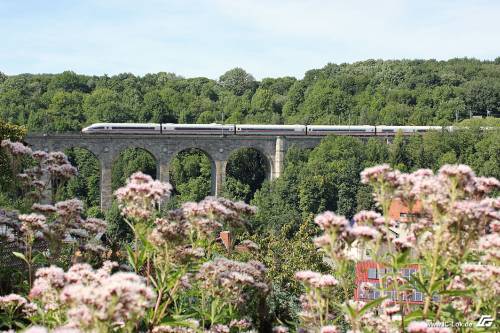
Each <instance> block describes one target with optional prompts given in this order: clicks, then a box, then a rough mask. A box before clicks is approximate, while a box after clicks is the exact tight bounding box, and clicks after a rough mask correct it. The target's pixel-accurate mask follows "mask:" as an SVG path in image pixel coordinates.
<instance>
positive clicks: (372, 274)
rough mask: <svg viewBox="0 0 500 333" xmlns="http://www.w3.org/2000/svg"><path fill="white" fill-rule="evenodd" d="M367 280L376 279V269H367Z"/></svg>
mask: <svg viewBox="0 0 500 333" xmlns="http://www.w3.org/2000/svg"><path fill="white" fill-rule="evenodd" d="M368 278H369V279H376V278H377V269H376V268H369V269H368Z"/></svg>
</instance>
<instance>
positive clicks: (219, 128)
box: [161, 124, 234, 135]
mask: <svg viewBox="0 0 500 333" xmlns="http://www.w3.org/2000/svg"><path fill="white" fill-rule="evenodd" d="M161 134H163V135H183V134H184V135H197V134H198V135H234V125H222V124H162V125H161Z"/></svg>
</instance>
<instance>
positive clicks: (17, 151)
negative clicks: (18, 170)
mask: <svg viewBox="0 0 500 333" xmlns="http://www.w3.org/2000/svg"><path fill="white" fill-rule="evenodd" d="M0 146H1V147H2V148H5V149H7V150H8V151H9V152H10V153H11V154H12V155H14V156H23V155H31V154H32V151H31V148H29V147H26V146H25V145H23V144H22V143H21V142H12V141H10V140H9V139H6V140H2V142H1V144H0Z"/></svg>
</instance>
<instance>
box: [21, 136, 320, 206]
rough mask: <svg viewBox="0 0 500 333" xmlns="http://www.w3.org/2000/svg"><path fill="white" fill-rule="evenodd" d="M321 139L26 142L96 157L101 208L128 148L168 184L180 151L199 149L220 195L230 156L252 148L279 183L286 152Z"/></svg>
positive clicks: (127, 138)
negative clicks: (148, 158) (147, 157)
mask: <svg viewBox="0 0 500 333" xmlns="http://www.w3.org/2000/svg"><path fill="white" fill-rule="evenodd" d="M321 139H322V137H308V136H300V137H299V136H295V137H294V136H286V137H285V136H240V135H238V136H236V135H231V136H213V135H211V136H208V135H206V136H203V135H196V136H193V135H176V136H167V135H137V134H83V133H75V134H29V135H28V136H27V137H26V139H25V141H26V142H27V143H28V144H29V145H31V146H32V148H33V149H36V150H44V151H64V150H65V149H70V148H83V149H86V150H88V151H90V152H91V153H92V154H94V155H95V156H96V158H97V159H98V161H99V163H100V172H101V180H100V181H101V183H100V191H101V208H102V209H107V208H109V207H110V205H111V203H112V196H113V192H112V188H111V170H112V166H113V162H114V161H115V160H116V159H117V158H118V156H119V155H120V153H121V152H122V151H124V150H125V149H128V148H141V149H144V150H145V151H147V152H149V153H150V154H151V155H152V156H153V157H154V158H155V160H156V172H157V174H156V178H157V179H159V180H161V181H164V182H167V181H169V165H170V163H171V161H172V159H173V158H174V157H175V155H176V154H178V153H179V152H181V151H185V150H189V149H199V150H201V151H203V152H204V153H205V154H206V155H207V156H208V158H209V159H210V162H211V165H212V175H211V184H212V194H213V195H219V194H220V192H221V189H222V184H223V183H224V179H225V177H226V165H227V161H228V160H229V157H230V155H231V153H233V152H234V151H237V150H239V149H242V148H253V149H256V150H257V151H259V152H260V153H261V154H262V155H263V156H264V157H265V158H266V160H267V166H266V174H267V177H268V179H270V180H272V179H276V178H278V177H279V176H280V175H281V173H282V172H283V163H284V157H285V153H286V150H287V149H288V148H289V147H290V146H292V145H296V146H298V147H300V148H314V147H315V146H317V145H318V144H319V143H320V141H321Z"/></svg>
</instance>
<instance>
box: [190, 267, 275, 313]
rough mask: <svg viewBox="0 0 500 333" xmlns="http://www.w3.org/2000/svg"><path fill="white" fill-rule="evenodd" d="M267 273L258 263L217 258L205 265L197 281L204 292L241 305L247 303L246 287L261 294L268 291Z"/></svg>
mask: <svg viewBox="0 0 500 333" xmlns="http://www.w3.org/2000/svg"><path fill="white" fill-rule="evenodd" d="M265 272H266V268H265V267H264V265H262V263H260V262H258V261H253V260H252V261H249V262H246V263H245V262H239V261H233V260H229V259H226V258H217V259H215V260H213V261H209V262H206V263H204V264H203V265H202V266H201V267H200V269H199V271H198V273H197V274H196V279H197V280H198V281H199V282H200V283H201V285H202V288H203V289H204V290H207V291H210V292H213V293H215V294H216V295H219V296H223V295H225V297H227V299H228V300H229V301H230V302H233V303H234V304H241V303H243V302H244V301H245V296H246V295H245V293H244V289H245V287H251V288H253V289H255V290H258V291H260V292H267V291H268V289H269V287H268V285H267V283H266V282H265Z"/></svg>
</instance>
